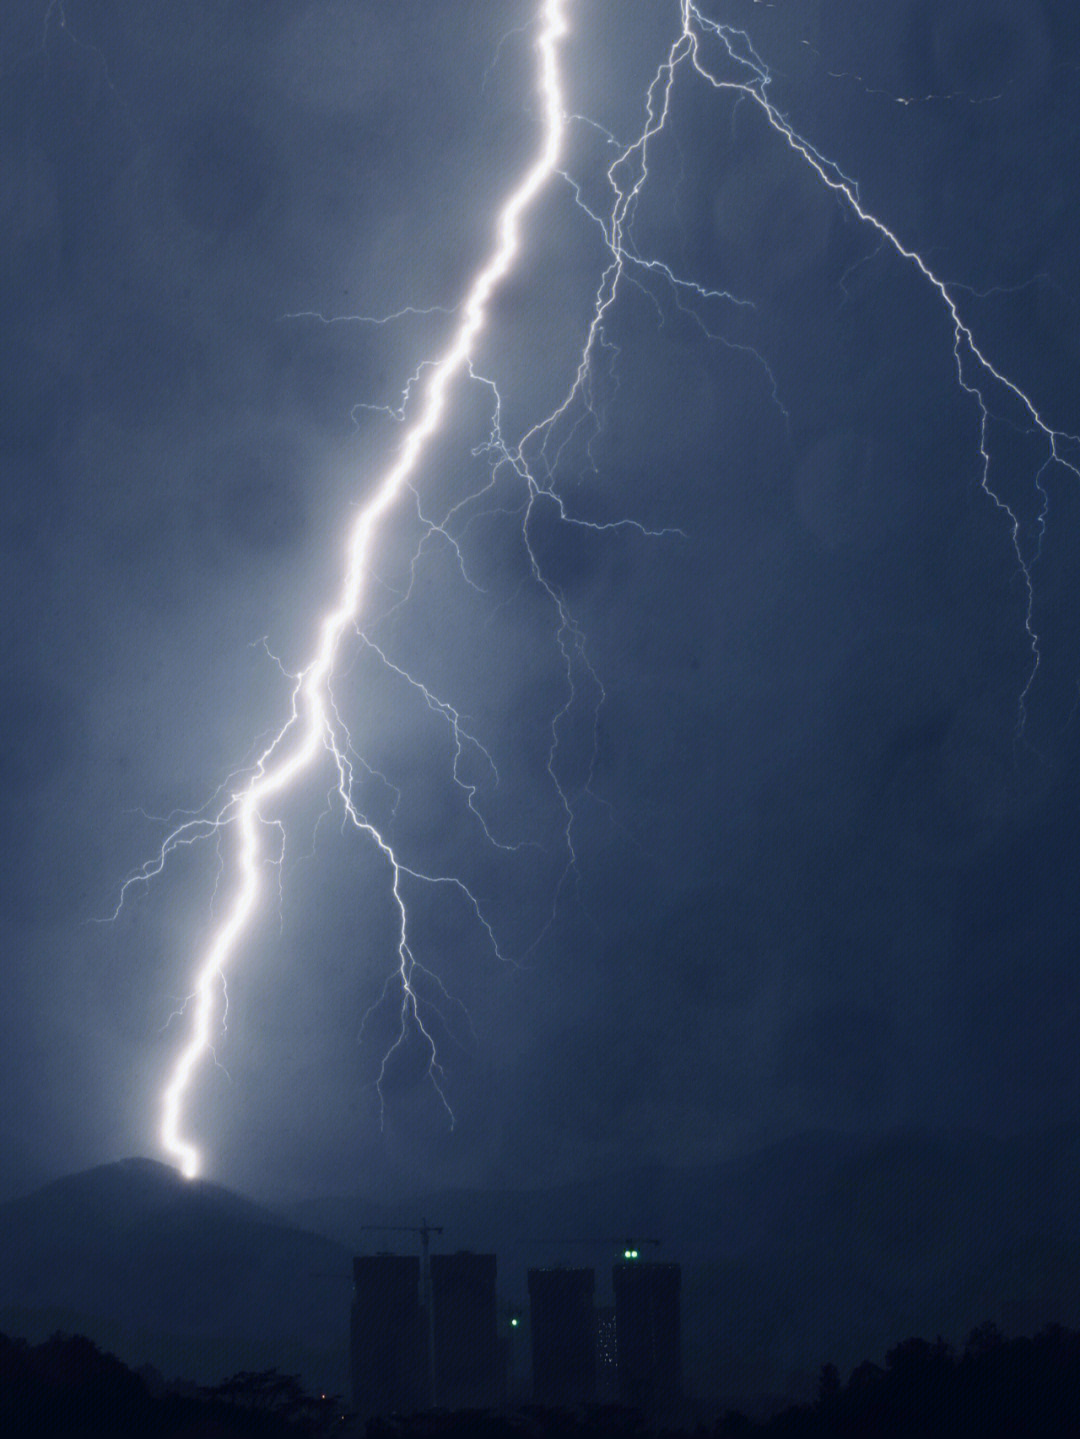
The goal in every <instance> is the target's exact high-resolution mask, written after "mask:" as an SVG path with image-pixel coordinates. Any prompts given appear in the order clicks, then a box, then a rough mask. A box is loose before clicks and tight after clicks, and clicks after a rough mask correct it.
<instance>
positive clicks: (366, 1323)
mask: <svg viewBox="0 0 1080 1439" xmlns="http://www.w3.org/2000/svg"><path fill="white" fill-rule="evenodd" d="M419 1291H420V1260H419V1259H418V1258H417V1257H416V1256H415V1255H412V1254H363V1255H359V1256H358V1257H357V1258H355V1259H354V1260H353V1304H352V1328H351V1335H350V1346H349V1368H350V1379H351V1382H352V1399H353V1408H354V1410H355V1411H356V1413H357V1414H359V1415H361V1416H363V1417H365V1418H370V1417H371V1416H373V1415H386V1414H394V1413H402V1412H406V1413H407V1412H409V1411H411V1410H414V1409H420V1408H423V1407H424V1406H425V1405H426V1404H428V1403H429V1402H430V1379H429V1375H428V1344H427V1326H426V1323H425V1315H424V1311H423V1310H422V1309H421V1307H420V1292H419Z"/></svg>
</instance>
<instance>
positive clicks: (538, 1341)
mask: <svg viewBox="0 0 1080 1439" xmlns="http://www.w3.org/2000/svg"><path fill="white" fill-rule="evenodd" d="M595 1289H596V1275H595V1273H594V1271H593V1270H591V1269H530V1270H529V1315H530V1320H531V1327H532V1379H533V1398H534V1399H536V1401H537V1402H538V1403H540V1404H555V1405H562V1406H575V1405H578V1404H585V1403H589V1402H591V1401H592V1400H594V1399H595V1398H596V1311H595V1310H594V1308H593V1294H594V1291H595Z"/></svg>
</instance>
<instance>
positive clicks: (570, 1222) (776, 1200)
mask: <svg viewBox="0 0 1080 1439" xmlns="http://www.w3.org/2000/svg"><path fill="white" fill-rule="evenodd" d="M1078 1196H1080V1129H1078V1128H1077V1127H1076V1126H1071V1127H1067V1128H1061V1129H1058V1130H1054V1131H1051V1132H1047V1133H1044V1134H1040V1135H1036V1136H1033V1137H1032V1136H1027V1137H1023V1138H1018V1139H1010V1140H993V1139H987V1138H985V1137H982V1136H978V1135H972V1134H933V1133H925V1132H917V1131H905V1132H899V1133H895V1134H890V1135H886V1136H883V1137H880V1136H879V1137H873V1138H864V1139H859V1138H854V1137H842V1136H836V1135H827V1134H826V1135H806V1136H802V1137H800V1138H798V1139H795V1140H791V1141H788V1142H786V1143H783V1144H779V1145H776V1146H773V1147H772V1148H770V1149H768V1150H765V1151H762V1152H760V1153H758V1154H754V1155H750V1156H746V1157H742V1158H739V1159H736V1160H732V1161H731V1162H729V1163H726V1164H717V1165H713V1166H710V1167H708V1168H701V1169H695V1170H689V1171H672V1170H659V1169H657V1170H639V1171H635V1172H633V1173H628V1174H617V1175H612V1176H603V1177H601V1178H600V1179H598V1180H596V1181H593V1182H590V1183H587V1184H570V1185H561V1186H558V1187H556V1188H553V1189H550V1190H535V1191H529V1192H523V1193H513V1192H493V1191H469V1192H465V1191H446V1192H443V1193H433V1194H429V1195H426V1196H423V1197H422V1198H419V1199H417V1200H416V1201H414V1202H413V1203H411V1204H409V1205H408V1206H401V1207H399V1208H398V1209H396V1210H391V1209H389V1208H387V1207H383V1206H379V1205H376V1204H373V1203H368V1202H366V1201H365V1200H363V1199H362V1198H359V1197H355V1196H353V1197H341V1198H327V1199H320V1200H313V1201H310V1202H308V1203H304V1204H297V1205H292V1206H290V1207H289V1208H288V1209H287V1210H286V1212H287V1213H288V1215H289V1216H290V1217H291V1218H292V1219H294V1220H295V1221H296V1222H297V1223H299V1224H302V1225H303V1226H304V1227H305V1228H308V1229H311V1230H314V1231H317V1232H319V1233H323V1234H326V1235H328V1236H330V1237H332V1238H334V1239H335V1240H337V1241H338V1242H340V1243H341V1244H343V1245H345V1246H346V1247H348V1248H349V1249H350V1250H356V1251H357V1252H362V1251H365V1250H366V1251H370V1250H374V1249H380V1248H394V1249H405V1250H407V1249H410V1248H414V1247H415V1246H414V1244H413V1243H412V1241H411V1239H410V1236H409V1235H405V1234H401V1235H398V1234H392V1233H387V1234H378V1233H373V1232H366V1231H365V1230H364V1229H362V1227H361V1226H363V1225H372V1224H402V1223H410V1224H415V1223H419V1221H420V1218H421V1217H426V1218H427V1219H428V1220H429V1221H430V1222H431V1223H433V1224H441V1225H443V1226H444V1228H445V1234H444V1235H443V1238H442V1242H441V1243H437V1244H436V1245H435V1247H437V1248H444V1249H458V1248H463V1249H466V1248H472V1249H486V1250H494V1251H495V1252H496V1254H497V1255H498V1260H499V1276H500V1289H501V1290H502V1291H503V1293H504V1294H505V1295H506V1296H507V1297H508V1298H510V1299H512V1300H513V1301H515V1302H517V1303H522V1304H523V1303H524V1302H525V1297H526V1291H525V1271H526V1270H527V1268H528V1267H529V1266H530V1265H535V1264H551V1263H572V1264H582V1265H590V1266H593V1267H595V1268H596V1270H597V1286H598V1290H599V1293H600V1296H601V1298H603V1297H605V1295H607V1294H609V1293H610V1272H611V1264H612V1261H613V1259H614V1258H615V1257H616V1254H615V1247H614V1246H613V1245H612V1244H610V1243H602V1242H600V1243H598V1242H595V1241H603V1240H606V1239H616V1238H618V1237H620V1236H626V1237H636V1238H641V1239H643V1238H646V1237H654V1236H655V1237H658V1238H661V1239H662V1240H663V1241H664V1244H663V1248H662V1249H660V1250H658V1251H657V1257H661V1258H668V1259H676V1260H679V1261H680V1262H682V1264H683V1269H684V1278H683V1348H684V1355H685V1367H686V1375H687V1382H688V1387H690V1388H691V1389H692V1390H693V1391H694V1392H696V1393H698V1394H700V1395H705V1396H720V1397H722V1398H725V1399H729V1400H732V1401H739V1402H746V1401H748V1400H750V1399H752V1398H754V1397H755V1396H760V1395H763V1394H771V1395H782V1394H784V1393H785V1392H788V1393H789V1394H790V1395H791V1396H792V1397H802V1395H803V1394H806V1393H809V1392H812V1390H813V1385H814V1376H815V1375H816V1373H817V1370H818V1368H819V1367H820V1365H821V1364H822V1363H824V1362H825V1361H826V1360H833V1361H835V1362H837V1363H838V1364H840V1366H841V1367H844V1366H851V1365H854V1364H856V1363H858V1362H859V1361H860V1360H862V1359H864V1358H866V1357H867V1356H870V1357H873V1356H874V1355H875V1354H876V1355H879V1356H883V1355H884V1353H885V1351H886V1350H887V1349H888V1348H890V1347H891V1346H892V1345H894V1344H895V1343H897V1342H898V1341H899V1340H900V1339H902V1338H904V1337H905V1336H906V1335H909V1334H913V1333H920V1334H927V1335H934V1334H936V1333H939V1332H940V1333H941V1334H943V1335H944V1336H945V1337H946V1338H948V1339H950V1340H952V1341H954V1342H959V1341H962V1340H963V1339H964V1338H965V1337H966V1335H967V1333H968V1332H969V1331H970V1330H971V1329H972V1328H973V1327H974V1326H975V1325H976V1324H979V1323H981V1322H983V1321H985V1320H994V1321H996V1322H997V1323H998V1324H999V1325H1000V1326H1001V1327H1002V1329H1003V1330H1005V1331H1006V1332H1011V1333H1016V1332H1033V1331H1034V1330H1036V1329H1038V1328H1039V1327H1040V1326H1041V1325H1043V1324H1046V1323H1049V1322H1057V1323H1063V1324H1067V1325H1073V1326H1076V1325H1080V1202H1078ZM583 1241H594V1242H583ZM649 1254H651V1251H646V1257H648V1256H649Z"/></svg>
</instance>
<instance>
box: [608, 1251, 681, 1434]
mask: <svg viewBox="0 0 1080 1439" xmlns="http://www.w3.org/2000/svg"><path fill="white" fill-rule="evenodd" d="M611 1279H612V1284H613V1287H614V1290H615V1335H616V1343H617V1345H618V1361H617V1362H618V1373H619V1397H620V1398H621V1399H623V1400H624V1401H625V1402H626V1403H627V1404H632V1405H633V1406H634V1407H635V1408H638V1409H644V1410H647V1411H649V1412H650V1413H656V1412H658V1411H664V1410H667V1409H670V1408H671V1407H672V1406H673V1405H675V1404H677V1403H678V1401H679V1399H680V1397H681V1394H682V1324H681V1311H680V1288H681V1280H682V1270H681V1269H680V1267H679V1265H678V1264H656V1263H646V1262H644V1261H637V1260H633V1261H630V1262H627V1263H625V1264H616V1265H615V1267H614V1269H613V1270H612V1271H611Z"/></svg>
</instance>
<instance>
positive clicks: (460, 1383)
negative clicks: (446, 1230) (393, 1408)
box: [431, 1253, 503, 1409]
mask: <svg viewBox="0 0 1080 1439" xmlns="http://www.w3.org/2000/svg"><path fill="white" fill-rule="evenodd" d="M431 1304H432V1321H433V1330H434V1350H435V1375H434V1398H435V1404H436V1407H437V1408H440V1409H486V1408H489V1407H490V1406H491V1405H493V1404H497V1403H498V1402H499V1401H500V1399H501V1397H502V1389H503V1385H502V1383H501V1382H500V1381H501V1379H502V1374H501V1366H500V1363H499V1344H498V1338H497V1335H496V1328H495V1311H496V1300H495V1256H494V1254H468V1253H459V1254H433V1255H432V1256H431Z"/></svg>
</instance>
